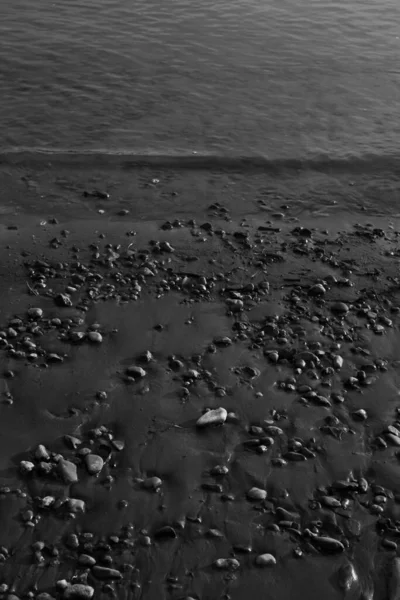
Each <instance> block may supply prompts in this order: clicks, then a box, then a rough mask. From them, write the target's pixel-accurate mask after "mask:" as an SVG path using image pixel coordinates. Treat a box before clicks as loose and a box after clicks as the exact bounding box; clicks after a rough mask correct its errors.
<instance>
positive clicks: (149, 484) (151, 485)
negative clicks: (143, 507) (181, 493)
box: [142, 477, 162, 492]
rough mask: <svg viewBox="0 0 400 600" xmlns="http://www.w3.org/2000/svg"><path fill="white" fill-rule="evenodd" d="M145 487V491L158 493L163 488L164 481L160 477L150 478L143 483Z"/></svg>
mask: <svg viewBox="0 0 400 600" xmlns="http://www.w3.org/2000/svg"><path fill="white" fill-rule="evenodd" d="M142 485H143V487H144V489H145V490H153V491H155V492H156V491H157V490H159V489H160V487H161V486H162V480H161V479H160V478H159V477H148V478H147V479H145V480H144V481H143V484H142Z"/></svg>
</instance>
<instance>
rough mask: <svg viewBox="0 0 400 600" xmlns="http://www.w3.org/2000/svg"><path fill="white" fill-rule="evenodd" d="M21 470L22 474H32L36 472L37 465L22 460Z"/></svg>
mask: <svg viewBox="0 0 400 600" xmlns="http://www.w3.org/2000/svg"><path fill="white" fill-rule="evenodd" d="M19 468H20V471H21V473H31V472H32V471H33V470H34V468H35V465H34V463H33V462H31V461H29V460H21V462H20V463H19Z"/></svg>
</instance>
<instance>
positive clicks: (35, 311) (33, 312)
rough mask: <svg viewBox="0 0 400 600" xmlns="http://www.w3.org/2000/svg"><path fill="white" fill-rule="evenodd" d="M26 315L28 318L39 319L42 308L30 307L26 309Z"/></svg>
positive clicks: (41, 315) (41, 314)
mask: <svg viewBox="0 0 400 600" xmlns="http://www.w3.org/2000/svg"><path fill="white" fill-rule="evenodd" d="M28 317H29V318H30V319H41V318H42V317H43V310H42V309H41V308H30V309H29V310H28Z"/></svg>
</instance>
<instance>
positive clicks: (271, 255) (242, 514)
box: [0, 164, 400, 600]
mask: <svg viewBox="0 0 400 600" xmlns="http://www.w3.org/2000/svg"><path fill="white" fill-rule="evenodd" d="M134 172H135V173H136V174H137V176H136V177H135V178H132V173H131V172H130V171H129V170H128V171H126V170H125V171H124V170H121V169H114V170H112V169H111V170H108V171H107V172H104V171H101V170H99V169H98V168H92V167H91V168H86V167H85V172H84V173H83V171H82V170H80V171H71V169H70V167H63V168H61V167H60V166H57V167H54V166H52V167H45V166H43V169H41V170H34V169H27V168H26V167H25V166H21V165H18V167H17V166H15V165H14V166H12V167H10V165H4V164H3V165H0V183H1V184H2V185H1V186H0V190H1V192H0V205H1V206H2V207H3V208H2V215H1V221H2V227H1V229H0V231H1V236H2V238H1V239H2V246H1V248H2V260H1V261H0V263H1V267H0V269H1V280H2V289H3V290H4V291H3V293H2V296H1V301H0V318H1V327H0V329H1V330H2V331H3V333H1V334H0V340H3V341H2V342H1V344H2V348H1V349H0V361H1V364H2V377H1V390H0V391H1V394H2V396H1V403H0V410H1V413H2V418H1V425H0V428H1V433H2V435H1V436H0V440H1V441H0V444H1V452H0V456H1V470H0V476H1V486H2V487H1V493H0V503H1V508H2V510H1V511H0V532H1V534H0V546H2V548H0V560H1V561H2V563H3V564H2V567H1V568H2V573H1V575H0V585H2V584H3V588H2V590H3V591H1V592H0V593H1V594H3V595H4V597H7V594H8V598H10V596H9V594H10V593H12V594H15V595H16V596H17V598H24V597H30V598H32V599H33V598H38V600H45V598H46V599H47V600H49V597H48V596H46V597H45V596H43V597H40V596H41V594H43V593H47V594H50V597H52V598H73V597H75V598H82V599H86V598H89V597H90V595H91V594H94V597H96V598H97V597H103V594H104V597H106V596H108V597H109V595H110V594H111V595H114V596H116V597H119V598H139V597H145V598H146V600H147V599H153V598H154V599H156V598H157V600H158V599H159V598H171V599H173V600H175V599H176V600H178V599H182V598H186V599H189V598H194V599H195V600H202V598H208V597H213V598H214V597H215V598H228V597H230V598H232V599H233V600H236V599H238V600H239V599H241V598H243V597H244V595H245V594H248V593H249V590H250V591H251V593H254V594H255V595H256V596H261V595H263V594H267V593H269V594H271V593H273V595H274V598H275V599H276V600H286V599H287V598H293V599H295V600H297V598H300V597H304V596H306V597H307V598H308V599H309V600H314V599H315V600H317V598H320V597H321V594H324V595H325V596H326V598H327V600H328V599H329V600H331V599H332V600H336V599H338V598H342V597H343V593H344V590H347V591H348V592H349V593H350V594H352V595H353V596H352V597H355V598H357V600H358V599H359V598H365V599H372V598H374V600H380V599H381V598H382V599H383V598H386V597H387V589H386V585H387V575H388V574H389V575H388V576H389V579H390V581H391V585H392V586H394V589H395V590H397V589H398V587H397V586H398V585H399V584H398V579H396V577H397V574H396V573H397V571H396V569H398V562H396V561H399V560H400V559H399V558H397V557H398V556H400V555H399V550H398V548H397V541H396V540H397V536H398V534H400V532H399V531H398V519H399V518H400V517H399V515H400V508H399V506H400V504H399V501H400V478H399V476H398V474H397V472H398V459H397V449H396V448H397V446H399V447H400V424H399V426H397V421H396V419H397V412H396V410H397V406H398V391H397V390H398V384H399V378H398V374H397V370H398V362H399V361H398V352H399V349H400V339H399V336H398V327H399V324H400V321H399V319H400V316H399V310H398V306H400V281H399V264H400V263H399V259H400V253H399V251H398V236H399V235H400V221H399V220H398V218H397V217H395V216H394V215H393V210H392V211H391V208H393V207H394V206H395V205H396V201H397V190H398V179H397V176H396V175H395V174H392V179H390V180H388V181H382V180H381V179H380V177H378V178H377V177H375V176H372V175H370V174H365V173H363V174H362V176H361V175H360V176H359V178H358V179H357V178H355V180H354V181H353V185H350V184H349V179H348V177H347V176H345V177H344V176H343V177H342V176H341V177H330V176H325V175H323V176H322V175H321V174H320V173H313V174H312V176H311V175H310V174H309V173H308V174H303V175H298V174H297V175H296V176H293V177H292V176H291V177H288V178H287V179H282V178H281V179H279V177H276V178H274V177H272V178H271V177H269V176H266V175H265V174H260V175H259V176H257V177H252V178H248V177H246V176H244V175H243V174H235V173H228V174H227V173H223V172H222V173H214V172H212V173H209V174H208V175H207V176H205V174H204V173H195V172H192V171H188V172H185V173H181V172H176V171H174V170H169V169H167V170H161V171H160V170H158V171H157V169H156V170H154V169H142V170H140V172H138V171H134ZM154 179H157V180H158V181H157V182H156V183H154ZM85 190H86V191H89V192H90V193H91V192H93V190H101V191H102V192H104V194H105V193H107V194H110V196H109V198H106V197H103V198H99V197H98V196H96V195H91V196H87V197H84V196H83V192H84V191H85ZM377 191H379V194H380V197H381V198H382V203H380V204H379V206H377V204H376V196H377ZM349 193H351V194H352V196H351V197H350V198H349V197H348V194H349ZM385 200H388V202H387V203H386V205H383V202H384V201H385ZM362 205H363V206H364V208H365V210H364V211H362V212H360V206H362ZM99 211H104V212H103V213H99ZM121 211H122V213H121ZM38 260H39V261H41V262H39V263H38V262H37V261H38ZM27 284H29V285H27ZM60 294H61V296H60ZM30 309H31V312H29V311H30ZM32 309H35V310H33V311H32ZM16 319H17V320H16ZM27 338H29V339H27ZM338 357H339V358H338ZM207 408H210V409H212V410H215V409H223V410H225V412H223V410H222V411H221V410H220V412H219V413H218V415H217V414H216V415H215V418H216V419H222V420H220V421H219V422H218V420H217V421H216V423H218V424H217V425H212V424H211V425H209V426H206V427H204V428H203V427H199V426H198V421H199V419H200V418H201V417H202V415H204V411H205V410H206V409H207ZM211 414H212V413H210V415H211ZM210 415H209V418H211V416H210ZM397 427H399V429H397ZM398 434H399V435H398ZM88 456H89V457H90V458H87V457H88ZM24 461H25V462H24ZM28 463H29V464H28ZM96 469H97V470H96ZM340 482H341V483H340ZM252 490H253V491H252ZM254 490H256V491H254ZM44 499H47V500H44ZM85 536H86V537H85ZM267 555H268V556H267ZM271 556H272V558H271ZM260 557H263V558H260ZM220 559H223V560H224V561H226V560H228V562H218V561H220ZM93 561H94V562H93ZM388 569H390V570H389V571H388ZM77 585H78V586H79V585H80V586H81V587H74V586H77ZM4 586H5V587H4ZM396 593H397V591H396ZM27 594H28V595H27ZM29 594H30V595H29ZM13 600H15V598H13Z"/></svg>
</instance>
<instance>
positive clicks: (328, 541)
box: [312, 535, 344, 553]
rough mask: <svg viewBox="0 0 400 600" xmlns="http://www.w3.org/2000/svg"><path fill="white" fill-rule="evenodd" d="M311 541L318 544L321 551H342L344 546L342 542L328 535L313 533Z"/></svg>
mask: <svg viewBox="0 0 400 600" xmlns="http://www.w3.org/2000/svg"><path fill="white" fill-rule="evenodd" d="M312 540H313V543H314V544H315V545H316V546H318V547H319V548H320V549H321V550H322V551H324V552H329V553H335V552H343V551H344V546H343V544H342V542H340V541H339V540H336V539H335V538H331V537H328V536H322V535H315V536H313V537H312Z"/></svg>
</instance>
